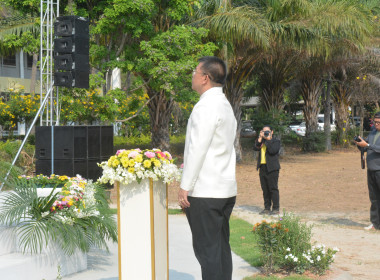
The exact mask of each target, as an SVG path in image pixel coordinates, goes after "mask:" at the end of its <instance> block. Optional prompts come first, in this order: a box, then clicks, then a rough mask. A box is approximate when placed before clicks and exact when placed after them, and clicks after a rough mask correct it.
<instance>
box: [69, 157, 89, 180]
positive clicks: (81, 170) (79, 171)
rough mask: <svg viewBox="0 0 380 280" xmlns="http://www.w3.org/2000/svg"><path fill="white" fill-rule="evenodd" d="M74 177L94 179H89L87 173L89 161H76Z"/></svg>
mask: <svg viewBox="0 0 380 280" xmlns="http://www.w3.org/2000/svg"><path fill="white" fill-rule="evenodd" d="M73 161H74V168H73V176H76V175H80V176H82V177H83V178H86V179H93V178H90V177H88V173H87V160H86V159H74V160H73Z"/></svg>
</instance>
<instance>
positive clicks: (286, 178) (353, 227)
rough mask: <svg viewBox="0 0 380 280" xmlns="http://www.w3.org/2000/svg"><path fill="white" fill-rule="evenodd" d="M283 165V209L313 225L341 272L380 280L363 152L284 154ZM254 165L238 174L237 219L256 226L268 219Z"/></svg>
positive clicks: (378, 237) (378, 239) (172, 195)
mask: <svg viewBox="0 0 380 280" xmlns="http://www.w3.org/2000/svg"><path fill="white" fill-rule="evenodd" d="M248 156H253V155H248ZM280 163H281V171H280V178H279V189H280V208H281V210H282V211H286V212H292V213H295V214H297V215H299V216H300V217H302V219H303V220H304V221H307V222H309V223H312V224H313V225H314V227H313V240H314V241H316V242H318V243H322V244H325V245H326V246H328V247H338V248H339V249H340V252H338V254H337V255H336V260H335V264H334V266H335V267H336V268H337V269H338V270H339V269H340V270H343V271H347V272H349V273H350V274H351V275H352V277H353V278H354V279H360V280H375V279H380V231H375V232H368V231H365V230H364V229H363V227H364V226H367V225H369V224H370V222H369V198H368V189H367V182H366V180H367V179H366V178H367V177H366V170H363V169H361V166H360V153H359V151H357V150H356V149H352V150H349V151H346V150H345V151H340V150H334V151H332V152H329V153H320V154H303V153H301V152H297V151H296V152H292V151H286V153H285V155H284V156H282V158H281V159H280ZM255 166H256V163H255V161H253V160H251V161H249V160H245V161H244V162H243V163H241V164H238V165H237V170H236V171H237V172H236V176H237V181H238V195H237V203H236V207H235V210H234V214H235V215H237V216H239V217H241V218H243V219H245V220H247V221H249V222H251V223H252V224H254V223H256V222H259V221H261V220H262V219H263V218H264V217H263V216H261V215H258V212H259V211H261V210H262V209H263V198H262V191H261V188H260V183H259V176H258V171H256V168H255ZM169 189H170V191H169V204H170V205H176V203H177V191H178V186H172V187H171V188H169ZM265 218H267V217H265Z"/></svg>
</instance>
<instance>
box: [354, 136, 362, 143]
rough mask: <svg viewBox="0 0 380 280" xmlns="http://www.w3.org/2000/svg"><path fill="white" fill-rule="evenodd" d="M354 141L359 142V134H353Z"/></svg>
mask: <svg viewBox="0 0 380 280" xmlns="http://www.w3.org/2000/svg"><path fill="white" fill-rule="evenodd" d="M354 141H356V142H361V141H362V140H361V139H360V138H359V136H354Z"/></svg>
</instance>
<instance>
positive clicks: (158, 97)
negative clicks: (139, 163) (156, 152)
mask: <svg viewBox="0 0 380 280" xmlns="http://www.w3.org/2000/svg"><path fill="white" fill-rule="evenodd" d="M148 95H149V98H152V100H151V101H150V102H149V103H148V108H149V116H150V127H151V133H152V135H151V137H152V147H153V148H159V149H161V150H163V151H168V150H169V148H170V136H169V122H170V117H171V113H172V109H173V104H174V100H173V99H171V98H170V99H168V98H167V97H166V95H165V93H164V92H162V91H161V92H155V91H153V90H152V89H148Z"/></svg>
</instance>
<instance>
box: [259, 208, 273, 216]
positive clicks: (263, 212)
mask: <svg viewBox="0 0 380 280" xmlns="http://www.w3.org/2000/svg"><path fill="white" fill-rule="evenodd" d="M270 213H271V212H270V210H269V209H264V210H263V211H261V212H260V213H259V214H260V215H270Z"/></svg>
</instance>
